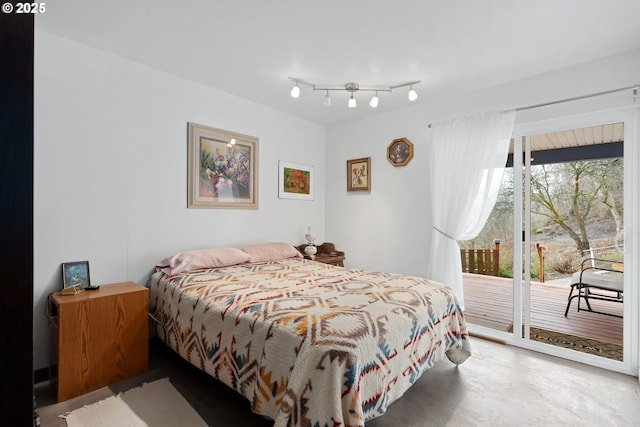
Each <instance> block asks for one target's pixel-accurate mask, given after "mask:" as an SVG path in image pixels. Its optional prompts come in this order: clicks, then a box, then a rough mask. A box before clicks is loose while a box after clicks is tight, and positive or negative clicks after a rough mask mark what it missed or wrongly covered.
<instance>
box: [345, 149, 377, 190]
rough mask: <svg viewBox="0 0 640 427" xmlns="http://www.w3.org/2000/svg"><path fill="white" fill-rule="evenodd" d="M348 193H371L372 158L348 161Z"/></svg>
mask: <svg viewBox="0 0 640 427" xmlns="http://www.w3.org/2000/svg"><path fill="white" fill-rule="evenodd" d="M347 191H371V157H363V158H361V159H353V160H347Z"/></svg>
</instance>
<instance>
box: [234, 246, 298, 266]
mask: <svg viewBox="0 0 640 427" xmlns="http://www.w3.org/2000/svg"><path fill="white" fill-rule="evenodd" d="M242 250H243V251H245V252H246V253H248V254H249V255H251V259H250V261H251V262H265V261H280V260H282V259H287V258H302V254H300V252H298V250H297V249H296V248H294V247H293V246H291V245H290V244H288V243H282V242H272V243H258V244H256V245H249V246H245V247H244V248H242Z"/></svg>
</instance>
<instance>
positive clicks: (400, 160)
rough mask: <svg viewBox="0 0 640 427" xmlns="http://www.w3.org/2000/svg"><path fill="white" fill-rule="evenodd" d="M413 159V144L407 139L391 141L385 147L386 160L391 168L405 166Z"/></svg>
mask: <svg viewBox="0 0 640 427" xmlns="http://www.w3.org/2000/svg"><path fill="white" fill-rule="evenodd" d="M411 159H413V144H412V143H411V141H409V140H408V139H407V138H398V139H394V140H393V141H391V144H389V146H388V147H387V160H389V163H391V164H392V165H393V166H405V165H407V164H408V163H409V162H410V161H411Z"/></svg>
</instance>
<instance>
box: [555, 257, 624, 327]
mask: <svg viewBox="0 0 640 427" xmlns="http://www.w3.org/2000/svg"><path fill="white" fill-rule="evenodd" d="M569 284H570V285H571V291H570V292H569V298H568V301H567V309H566V310H565V312H564V317H567V315H568V314H569V308H570V307H571V302H572V301H573V300H574V299H576V298H577V299H578V311H581V310H582V311H590V312H592V313H598V314H605V315H607V316H615V317H622V316H620V315H618V314H612V313H606V312H603V311H598V310H594V309H593V308H592V307H591V303H590V300H600V301H612V302H618V303H622V302H623V299H622V297H623V291H624V268H623V264H622V263H621V262H618V261H612V260H606V259H598V258H587V259H585V260H583V261H582V267H581V269H580V271H578V272H576V273H574V274H573V276H572V277H571V281H570V282H569ZM574 292H575V294H574ZM581 300H584V303H585V304H584V305H586V308H584V306H581V303H580V301H581Z"/></svg>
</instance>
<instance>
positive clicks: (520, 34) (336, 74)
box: [35, 0, 640, 124]
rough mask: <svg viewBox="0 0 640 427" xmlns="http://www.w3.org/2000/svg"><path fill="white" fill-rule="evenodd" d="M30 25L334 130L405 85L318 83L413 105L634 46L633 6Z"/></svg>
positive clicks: (416, 9) (119, 13)
mask: <svg viewBox="0 0 640 427" xmlns="http://www.w3.org/2000/svg"><path fill="white" fill-rule="evenodd" d="M35 22H36V29H37V30H41V31H44V32H47V33H50V34H54V35H57V36H60V37H63V38H67V39H71V40H74V41H77V42H79V43H83V44H86V45H89V46H93V47H95V48H98V49H101V50H104V51H107V52H111V53H114V54H116V55H119V56H122V57H125V58H129V59H132V60H134V61H137V62H140V63H143V64H146V65H149V66H151V67H154V68H157V69H161V70H164V71H166V72H169V73H172V74H175V75H178V76H182V77H185V78H187V79H191V80H193V81H196V82H200V83H202V84H205V85H208V86H211V87H214V88H217V89H220V90H223V91H225V92H228V93H231V94H234V95H237V96H240V97H243V98H246V99H250V100H253V101H255V102H257V103H260V104H264V105H269V106H271V107H273V108H275V109H278V110H281V111H284V112H288V113H290V114H293V115H297V116H300V117H303V118H306V119H309V120H312V121H315V122H318V123H323V124H334V123H338V122H342V121H346V120H351V119H354V118H361V117H363V116H364V115H367V114H373V113H375V112H376V111H384V110H388V109H392V108H400V107H404V106H407V105H408V103H409V101H408V100H407V96H406V90H407V89H406V88H402V89H397V90H395V91H393V92H392V93H380V106H379V107H378V108H377V109H372V108H371V107H369V105H368V100H369V97H370V95H371V94H370V93H360V94H356V98H357V99H358V108H355V109H348V108H347V106H346V103H347V97H348V94H347V93H346V92H344V93H341V92H333V93H332V95H333V96H332V98H333V105H332V107H330V108H326V107H323V106H322V100H323V96H324V93H322V92H315V93H314V92H312V90H311V89H310V88H305V87H303V88H302V94H301V97H300V98H298V99H293V98H291V97H290V95H289V92H290V90H291V87H292V83H291V82H290V81H289V79H288V77H289V76H291V77H296V78H299V79H302V80H305V81H308V82H311V83H315V84H317V85H340V86H341V85H344V84H346V83H350V82H355V83H358V84H360V86H371V85H373V86H392V85H396V84H401V83H405V82H409V81H413V80H421V81H422V83H420V84H418V85H417V86H415V89H416V91H417V92H418V94H419V98H418V100H417V101H416V102H424V101H425V100H428V99H429V98H430V97H436V96H443V95H445V94H449V93H452V92H465V91H470V90H475V89H479V88H482V87H486V86H491V85H495V84H499V83H502V82H505V81H510V80H515V79H518V78H522V77H526V76H529V75H534V74H538V73H542V72H546V71H550V70H553V69H558V68H563V67H566V66H571V65H575V64H579V63H582V62H586V61H589V60H593V59H598V58H603V57H606V56H609V55H614V54H618V53H622V52H627V51H631V50H635V49H639V48H640V1H638V0H562V1H558V0H535V1H534V0H531V1H526V0H483V1H474V0H415V1H408V0H394V1H390V0H387V1H384V0H322V1H316V2H311V1H304V0H270V1H269V0H184V1H181V2H179V1H175V0H174V1H167V0H136V1H131V0H109V1H95V0H56V1H53V2H48V3H47V10H46V12H45V13H44V14H41V15H37V16H36V21H35Z"/></svg>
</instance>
